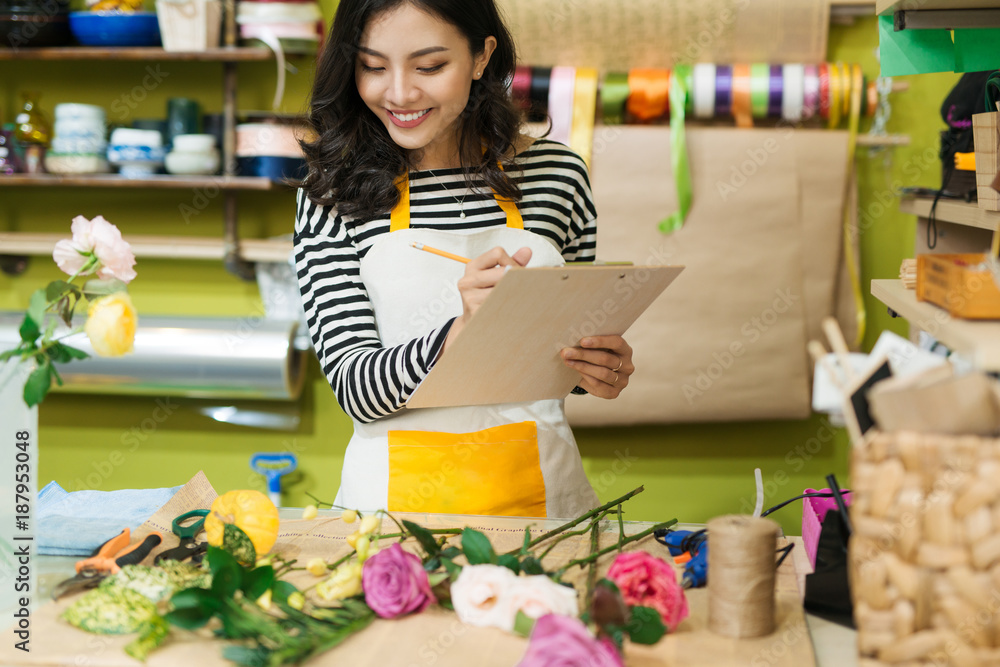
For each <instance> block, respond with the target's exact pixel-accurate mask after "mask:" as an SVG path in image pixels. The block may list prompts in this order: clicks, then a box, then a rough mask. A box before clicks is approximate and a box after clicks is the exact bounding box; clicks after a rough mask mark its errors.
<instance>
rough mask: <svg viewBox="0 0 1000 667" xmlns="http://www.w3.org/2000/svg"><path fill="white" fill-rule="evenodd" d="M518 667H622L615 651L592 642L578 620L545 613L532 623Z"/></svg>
mask: <svg viewBox="0 0 1000 667" xmlns="http://www.w3.org/2000/svg"><path fill="white" fill-rule="evenodd" d="M517 667H624V663H622V659H621V656H620V655H618V649H616V648H615V645H614V644H612V643H611V642H610V641H609V640H607V639H594V637H592V636H591V635H590V633H589V632H587V626H585V625H584V624H583V623H582V622H581V621H580V619H578V618H574V617H572V616H560V615H558V614H548V615H546V616H542V617H541V618H539V619H538V620H537V621H535V627H534V628H532V630H531V638H530V640H529V642H528V650H527V651H526V652H525V654H524V657H523V658H521V662H519V663H517Z"/></svg>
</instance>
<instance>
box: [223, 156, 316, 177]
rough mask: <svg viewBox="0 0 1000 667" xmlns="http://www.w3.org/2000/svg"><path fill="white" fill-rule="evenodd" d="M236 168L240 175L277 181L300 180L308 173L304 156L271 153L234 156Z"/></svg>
mask: <svg viewBox="0 0 1000 667" xmlns="http://www.w3.org/2000/svg"><path fill="white" fill-rule="evenodd" d="M236 170H237V172H238V173H239V174H240V175H241V176H263V177H264V178H270V179H271V180H272V181H278V182H282V181H285V180H292V181H301V180H302V179H303V178H305V177H306V173H308V169H307V167H306V161H305V159H304V158H298V157H276V156H273V155H259V156H257V157H238V158H236Z"/></svg>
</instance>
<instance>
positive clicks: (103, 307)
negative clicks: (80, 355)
mask: <svg viewBox="0 0 1000 667" xmlns="http://www.w3.org/2000/svg"><path fill="white" fill-rule="evenodd" d="M137 321H138V316H137V315H136V312H135V306H133V305H132V299H130V298H129V295H128V293H127V292H116V293H114V294H109V295H108V296H104V297H101V298H100V299H97V300H96V301H94V302H93V303H91V304H90V309H89V311H88V313H87V323H86V324H85V325H84V327H83V330H84V331H86V332H87V338H89V339H90V344H91V346H92V347H93V348H94V352H96V353H97V355H98V356H100V357H120V356H122V355H123V354H128V353H129V352H131V351H132V343H133V342H134V341H135V327H136V323H137Z"/></svg>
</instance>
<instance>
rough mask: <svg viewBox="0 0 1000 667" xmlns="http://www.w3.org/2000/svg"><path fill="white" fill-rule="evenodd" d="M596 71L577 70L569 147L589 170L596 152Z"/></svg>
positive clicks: (586, 68) (589, 69)
mask: <svg viewBox="0 0 1000 667" xmlns="http://www.w3.org/2000/svg"><path fill="white" fill-rule="evenodd" d="M597 79H598V72H597V70H596V69H591V68H589V67H581V68H580V69H578V70H576V81H575V82H574V87H573V119H572V126H571V128H570V136H569V146H570V148H572V149H573V150H574V151H576V152H577V154H578V155H579V156H580V157H581V158H583V161H584V163H585V164H586V165H587V168H588V169H589V168H590V159H591V156H592V154H593V152H594V116H595V114H596V109H597Z"/></svg>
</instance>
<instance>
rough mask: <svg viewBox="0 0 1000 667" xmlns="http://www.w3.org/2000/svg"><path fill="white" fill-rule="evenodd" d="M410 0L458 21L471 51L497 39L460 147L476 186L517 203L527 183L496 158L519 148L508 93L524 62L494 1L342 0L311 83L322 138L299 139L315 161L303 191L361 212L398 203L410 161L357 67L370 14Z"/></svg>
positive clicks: (346, 211) (516, 117)
mask: <svg viewBox="0 0 1000 667" xmlns="http://www.w3.org/2000/svg"><path fill="white" fill-rule="evenodd" d="M404 2H409V3H411V4H413V5H415V6H417V7H418V8H420V9H422V10H424V11H427V12H428V13H430V14H432V15H434V16H437V17H439V18H441V19H443V20H445V21H447V22H448V23H451V24H452V25H454V26H455V27H456V28H458V30H459V31H460V32H461V33H462V34H463V35H465V37H466V39H467V40H468V41H469V49H470V51H471V53H472V54H473V55H478V54H479V53H482V51H483V49H484V48H485V42H486V38H487V37H490V36H493V37H495V38H496V40H497V47H496V50H495V51H494V52H493V55H492V57H491V58H490V62H489V64H488V65H487V66H486V69H485V70H484V71H483V75H482V77H481V78H479V79H477V80H474V81H473V82H472V90H471V93H470V95H469V102H468V104H467V105H466V107H465V110H464V111H463V112H462V114H461V116H460V119H461V127H460V130H459V153H460V157H461V160H462V166H463V167H464V168H465V170H466V178H467V179H468V181H469V183H470V184H471V183H472V182H473V181H475V180H480V181H482V182H484V183H485V185H486V186H488V187H491V188H492V189H493V190H494V191H495V192H496V193H497V194H499V195H500V196H502V197H506V198H508V199H512V200H514V201H519V200H520V198H521V190H520V188H519V187H518V186H517V184H516V183H515V182H514V180H513V179H512V178H511V177H510V176H509V175H508V174H507V173H505V172H504V171H503V169H501V168H500V166H499V164H498V161H500V160H504V159H505V156H507V155H510V154H512V152H513V151H512V148H513V147H514V142H515V140H516V139H517V137H518V133H519V130H520V127H521V117H520V113H519V111H518V110H517V109H516V108H515V106H514V105H513V103H512V101H511V100H510V97H509V95H508V92H507V84H508V81H510V79H511V77H513V75H514V67H515V64H516V62H517V55H516V52H515V47H514V40H513V38H512V37H511V35H510V31H509V30H508V29H507V26H506V25H505V24H504V22H503V19H502V18H501V16H500V12H499V10H498V9H497V6H496V4H495V2H494V0H341V2H340V6H339V7H338V8H337V14H336V17H335V18H334V22H333V27H332V28H331V30H330V35H329V39H328V41H327V44H326V47H325V48H324V50H323V54H322V56H321V57H320V59H319V62H318V63H317V67H316V79H315V82H314V83H313V89H312V99H311V108H310V112H309V123H310V125H311V126H312V129H313V130H314V131H315V133H316V139H315V141H312V142H305V141H304V142H302V149H303V151H304V152H305V155H306V159H307V161H308V163H309V174H308V176H307V177H306V179H305V181H304V182H303V185H302V187H303V188H304V190H305V193H306V195H307V196H308V197H309V199H311V200H312V201H313V202H316V203H317V204H321V205H335V206H337V208H338V211H339V212H340V213H341V214H343V215H348V216H352V217H356V218H359V219H371V218H374V217H377V216H378V215H384V214H385V213H386V212H388V211H391V210H392V208H393V207H394V206H395V205H396V203H397V202H398V201H399V191H398V190H397V188H396V186H395V181H396V179H397V178H398V177H399V176H400V175H401V174H403V173H405V172H406V171H407V170H409V169H410V168H411V167H412V164H411V161H410V160H409V158H408V155H407V151H406V150H405V149H403V148H401V147H400V146H398V145H397V144H396V143H395V142H394V141H393V140H392V138H391V137H390V136H389V133H388V131H387V130H386V129H385V127H384V125H383V124H382V122H381V120H379V119H378V118H376V116H375V114H373V113H372V112H371V110H370V109H369V108H368V107H367V106H366V105H365V103H364V101H363V100H362V99H361V96H360V94H359V93H358V88H357V84H356V83H355V78H354V74H355V64H356V61H357V56H358V47H359V46H360V42H361V36H362V34H363V33H364V30H365V27H366V26H367V25H368V23H369V21H371V20H372V19H374V18H375V17H376V16H378V15H379V14H381V13H383V12H386V11H389V10H390V9H394V8H395V7H398V6H399V5H402V4H403V3H404ZM484 146H485V152H484V151H483V147H484ZM508 164H509V163H508Z"/></svg>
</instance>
